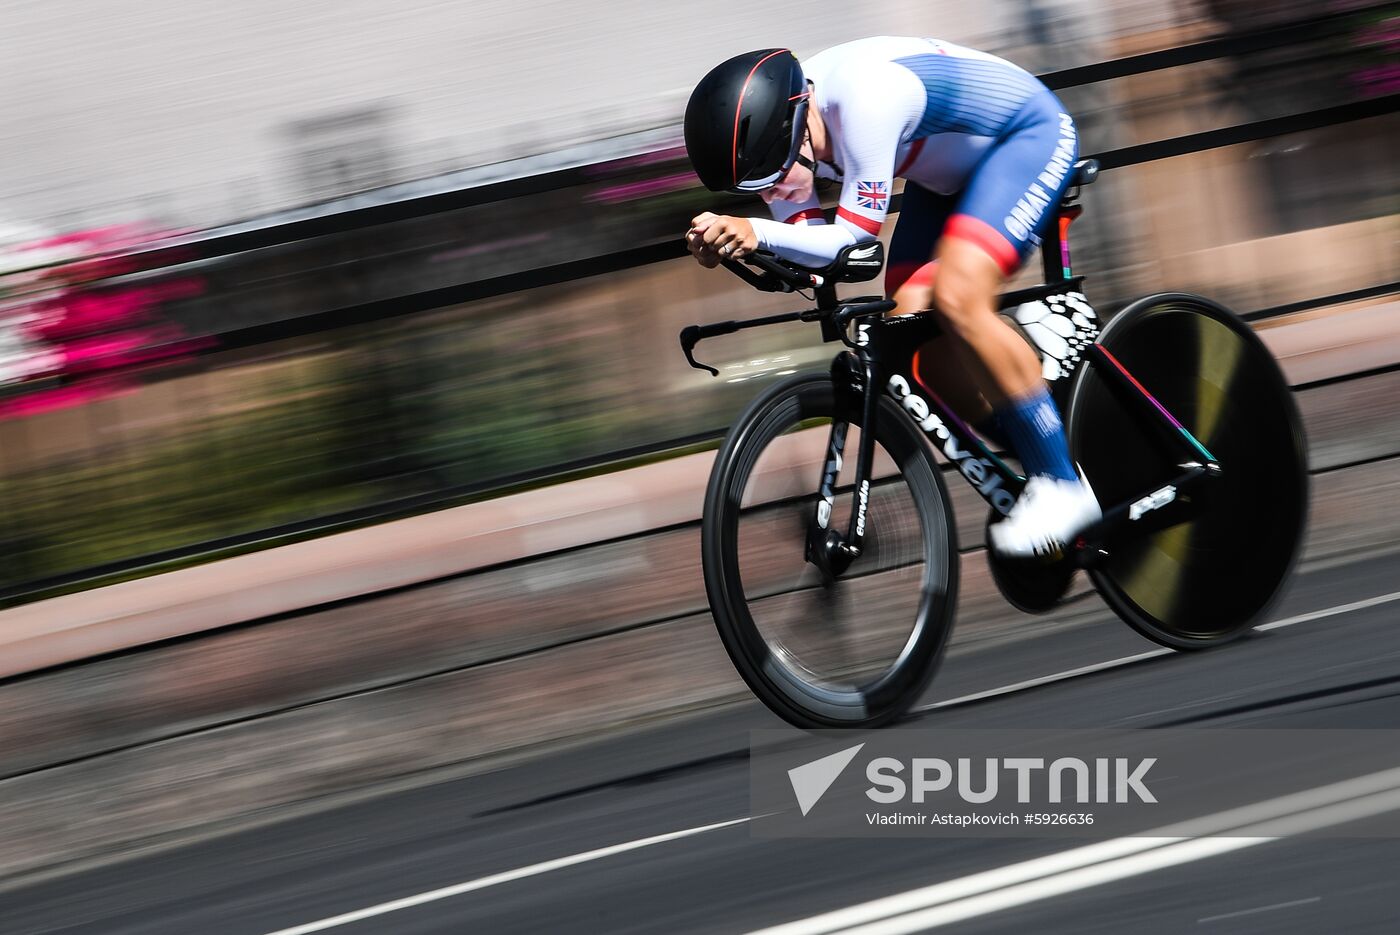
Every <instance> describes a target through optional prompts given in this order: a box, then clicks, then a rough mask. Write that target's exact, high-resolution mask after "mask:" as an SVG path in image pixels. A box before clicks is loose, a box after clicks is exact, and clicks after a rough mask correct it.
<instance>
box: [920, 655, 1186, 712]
mask: <svg viewBox="0 0 1400 935" xmlns="http://www.w3.org/2000/svg"><path fill="white" fill-rule="evenodd" d="M1173 652H1175V650H1172V649H1153V650H1149V651H1148V652H1145V653H1138V654H1137V655H1136V656H1124V657H1123V658H1121V659H1110V660H1109V661H1107V662H1096V663H1094V664H1093V665H1087V666H1080V667H1079V668H1077V669H1069V670H1066V671H1064V672H1056V673H1055V674H1054V675H1042V676H1039V677H1038V678H1033V679H1026V680H1025V681H1024V682H1015V683H1013V684H1011V685H1003V686H1001V687H1000V688H989V689H987V690H986V691H983V692H975V693H973V694H971V695H962V696H960V697H957V698H949V699H948V700H947V701H935V702H934V703H933V704H927V705H924V706H922V707H919V708H915V709H914V710H915V711H932V710H933V709H935V708H949V707H952V706H953V705H960V704H967V703H968V702H969V701H981V700H982V699H983V698H995V697H996V696H997V695H1009V694H1010V693H1012V692H1018V691H1021V690H1023V689H1026V688H1035V687H1036V686H1037V685H1049V684H1050V683H1051V682H1059V681H1062V680H1064V679H1072V678H1075V677H1076V676H1080V675H1088V674H1089V673H1091V672H1101V671H1103V670H1104V669H1116V668H1118V667H1119V666H1126V665H1128V664H1130V663H1134V662H1139V661H1141V660H1143V659H1155V658H1156V657H1157V656H1166V655H1169V654H1171V653H1173Z"/></svg>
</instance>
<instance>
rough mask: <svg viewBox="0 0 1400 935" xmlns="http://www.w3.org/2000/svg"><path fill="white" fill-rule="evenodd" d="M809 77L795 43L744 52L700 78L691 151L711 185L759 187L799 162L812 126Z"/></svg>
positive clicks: (688, 133) (693, 100) (690, 119)
mask: <svg viewBox="0 0 1400 935" xmlns="http://www.w3.org/2000/svg"><path fill="white" fill-rule="evenodd" d="M807 96H808V95H807V81H806V79H805V78H804V77H803V76H802V66H800V65H798V64H797V57H796V56H794V55H793V54H792V52H791V51H789V50H787V49H760V50H759V51H757V52H746V53H744V54H743V55H736V56H734V57H733V58H731V59H730V60H729V61H727V62H724V63H723V64H721V65H718V66H716V67H715V68H714V69H712V70H711V71H710V73H709V74H708V75H706V76H705V77H704V78H702V79H701V80H700V83H699V84H698V85H696V86H695V90H694V91H693V92H692V93H691V95H690V103H689V104H687V105H686V108H685V149H686V152H687V153H688V154H689V155H690V163H691V165H692V166H694V167H695V174H696V175H698V176H700V181H701V182H703V183H704V184H705V187H706V188H708V189H709V190H710V191H714V192H718V191H725V190H729V191H738V192H756V191H762V190H763V189H765V188H770V187H772V186H773V185H774V184H776V183H777V181H778V180H779V179H781V178H782V177H783V175H784V174H785V173H786V172H787V171H788V170H789V169H791V168H792V164H793V163H794V162H796V161H797V151H798V149H799V147H801V145H802V137H803V131H804V130H805V129H806V127H807Z"/></svg>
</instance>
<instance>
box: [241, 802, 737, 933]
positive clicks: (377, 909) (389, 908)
mask: <svg viewBox="0 0 1400 935" xmlns="http://www.w3.org/2000/svg"><path fill="white" fill-rule="evenodd" d="M750 820H752V819H750V818H747V817H746V818H735V819H733V820H732V821H721V822H716V823H715V824H712V825H701V826H700V827H698V828H686V829H684V830H682V831H671V832H668V833H666V834H658V835H654V836H652V837H649V838H641V839H640V840H637V841H628V842H626V843H624V844H613V845H610V846H609V847H600V848H598V849H596V850H591V851H585V852H583V853H582V854H574V855H572V856H569V857H559V858H556V859H554V860H546V861H544V862H543V863H538V864H531V865H530V866H528V867H520V868H518V869H515V870H507V871H506V872H504V873H495V874H492V875H491V876H487V877H479V878H478V879H475V880H468V881H467V882H465V883H458V884H456V885H454V886H444V887H443V888H442V889H436V890H430V891H429V892H426V893H419V894H418V895H416V896H406V897H404V898H403V899H395V900H393V901H391V902H387V903H380V904H379V905H377V906H369V907H367V908H364V909H357V910H355V911H354V912H347V913H344V914H343V915H338V916H332V917H331V918H329V919H321V920H320V921H317V922H308V923H306V924H305V925H297V926H294V927H292V928H289V929H279V930H277V931H276V932H271V933H269V935H308V933H310V932H323V931H325V930H326V929H331V928H336V927H337V926H341V925H349V924H350V923H351V922H359V921H360V920H361V919H370V918H373V917H374V916H382V915H385V914H386V913H390V912H397V911H399V910H400V909H411V908H413V907H414V906H421V905H423V904H424V903H430V902H435V901H437V900H439V899H447V898H448V897H450V896H460V895H461V894H463V893H471V892H475V891H476V890H483V889H486V888H487V887H490V886H497V885H499V884H501V883H510V882H511V881H513V880H521V879H524V878H525V877H533V876H538V875H539V874H542V873H549V872H550V871H553V870H562V869H563V868H565V867H573V866H576V865H578V864H583V863H587V862H589V861H591V860H599V859H601V858H604V857H611V856H613V855H614V854H622V853H625V852H627V851H635V850H639V849H641V848H643V847H650V846H652V845H653V844H664V843H665V842H667V841H676V840H679V839H681V838H688V837H691V836H693V835H697V834H704V833H705V832H706V831H715V830H718V829H719V828H728V827H731V826H733V825H739V824H743V823H744V822H746V821H750Z"/></svg>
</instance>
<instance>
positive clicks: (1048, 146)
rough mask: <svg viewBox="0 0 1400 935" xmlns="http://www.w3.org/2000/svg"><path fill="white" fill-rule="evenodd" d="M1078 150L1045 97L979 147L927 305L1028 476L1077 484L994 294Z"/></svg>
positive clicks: (1033, 235) (1037, 382) (1050, 214)
mask: <svg viewBox="0 0 1400 935" xmlns="http://www.w3.org/2000/svg"><path fill="white" fill-rule="evenodd" d="M1077 154H1078V149H1077V145H1076V134H1075V131H1074V125H1073V123H1072V122H1070V120H1069V118H1068V117H1067V116H1063V115H1062V110H1061V108H1060V105H1059V101H1058V100H1056V99H1055V97H1054V95H1052V94H1050V92H1048V91H1046V92H1045V93H1044V94H1043V95H1041V96H1040V97H1039V98H1037V99H1036V100H1035V101H1034V102H1032V103H1030V104H1027V106H1026V108H1025V109H1024V110H1023V112H1022V115H1021V116H1020V117H1019V118H1018V120H1017V121H1016V123H1015V124H1013V126H1012V128H1011V129H1010V130H1009V131H1008V133H1007V135H1006V136H1004V137H1003V138H1002V139H1001V140H999V141H998V142H997V144H996V145H995V146H993V147H992V149H991V150H989V151H988V153H987V155H986V157H985V158H984V159H983V160H982V163H981V164H980V165H979V166H978V168H977V172H976V173H975V175H974V176H973V178H972V179H971V181H970V182H969V183H968V185H967V188H966V189H965V190H964V192H963V197H962V199H961V200H960V201H959V203H958V207H957V210H956V211H955V213H954V214H953V216H952V217H951V218H950V219H949V221H948V225H947V227H946V229H945V231H944V236H943V239H942V241H941V242H940V244H939V248H938V254H937V256H938V261H939V276H938V280H937V281H936V282H935V283H934V287H933V290H934V301H935V303H936V304H937V306H938V309H939V312H940V313H941V314H942V316H943V318H944V320H945V321H946V322H947V324H948V326H949V329H950V330H951V331H952V332H953V333H954V334H956V335H957V336H958V337H959V338H960V339H961V340H962V341H963V342H964V344H965V345H966V347H967V348H968V349H969V350H970V351H971V353H970V354H969V355H968V364H969V370H970V371H971V373H972V376H973V379H974V380H976V381H977V383H978V385H979V387H980V388H981V390H982V393H983V395H985V396H986V397H987V398H988V400H989V401H990V402H991V403H992V405H993V408H994V409H995V410H996V412H997V416H998V420H999V421H1000V422H1001V424H1002V426H1003V427H1004V428H1005V430H1006V432H1007V433H1008V435H1010V437H1011V441H1012V445H1013V447H1015V448H1016V450H1017V454H1019V455H1020V456H1021V460H1022V463H1024V464H1025V465H1026V469H1027V472H1028V473H1031V474H1040V475H1046V476H1050V477H1056V478H1059V479H1062V480H1074V479H1075V478H1076V475H1075V472H1074V468H1073V465H1072V463H1071V462H1070V460H1069V450H1068V446H1067V445H1066V443H1065V439H1064V431H1063V429H1062V428H1061V426H1060V420H1059V415H1058V412H1057V411H1056V410H1055V406H1054V403H1053V402H1052V401H1051V400H1050V395H1049V392H1048V390H1047V388H1046V386H1045V382H1044V379H1043V378H1042V376H1041V368H1040V362H1039V361H1038V360H1037V359H1036V355H1035V352H1034V351H1032V350H1031V349H1030V347H1029V346H1027V345H1026V343H1025V342H1024V341H1023V340H1022V339H1021V338H1020V336H1018V335H1017V334H1016V333H1015V332H1014V331H1012V330H1011V328H1010V327H1009V326H1008V325H1007V324H1006V323H1005V322H1004V321H1003V320H1002V319H1001V318H1000V317H998V315H997V314H996V308H997V293H998V292H999V291H1000V290H1001V288H1002V286H1003V285H1004V283H1005V281H1006V279H1007V278H1008V277H1009V276H1011V275H1012V274H1013V273H1015V272H1016V270H1017V269H1018V268H1020V266H1021V264H1022V262H1024V260H1025V258H1026V256H1027V255H1028V254H1029V253H1030V252H1031V250H1032V249H1034V247H1035V246H1036V245H1037V244H1038V243H1039V237H1038V232H1039V231H1040V230H1042V229H1043V228H1044V227H1045V226H1046V225H1047V224H1049V223H1050V222H1051V220H1052V219H1053V218H1054V216H1055V207H1056V206H1057V205H1058V204H1059V200H1060V198H1061V196H1062V195H1063V194H1064V191H1065V189H1066V188H1067V187H1068V183H1069V178H1070V172H1071V169H1072V167H1073V164H1074V160H1075V158H1076V156H1077Z"/></svg>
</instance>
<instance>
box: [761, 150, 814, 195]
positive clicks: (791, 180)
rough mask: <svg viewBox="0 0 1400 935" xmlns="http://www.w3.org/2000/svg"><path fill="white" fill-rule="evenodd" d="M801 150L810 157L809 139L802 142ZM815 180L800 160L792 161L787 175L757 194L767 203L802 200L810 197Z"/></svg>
mask: <svg viewBox="0 0 1400 935" xmlns="http://www.w3.org/2000/svg"><path fill="white" fill-rule="evenodd" d="M801 152H802V154H803V155H804V156H806V157H807V158H808V159H811V158H812V143H811V141H810V140H808V141H805V142H803V144H802V150H801ZM815 181H816V179H815V178H814V177H813V176H812V170H811V169H809V168H807V167H806V166H804V165H802V164H801V163H800V162H794V163H793V164H792V168H791V169H788V171H787V175H784V176H783V177H782V178H780V179H778V182H777V184H775V185H774V186H773V187H772V188H765V189H764V190H763V191H761V192H759V193H758V194H759V196H760V197H761V198H762V199H763V200H764V202H765V203H767V204H772V203H773V202H774V201H795V202H803V201H807V200H809V199H810V198H811V197H812V190H813V185H814V184H815Z"/></svg>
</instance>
